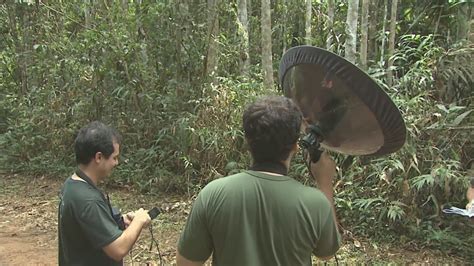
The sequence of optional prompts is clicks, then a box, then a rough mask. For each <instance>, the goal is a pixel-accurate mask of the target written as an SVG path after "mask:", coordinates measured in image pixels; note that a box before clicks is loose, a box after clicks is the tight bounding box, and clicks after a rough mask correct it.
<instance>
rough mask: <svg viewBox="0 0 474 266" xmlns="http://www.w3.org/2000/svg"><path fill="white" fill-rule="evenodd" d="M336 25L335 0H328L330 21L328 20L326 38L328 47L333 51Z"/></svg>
mask: <svg viewBox="0 0 474 266" xmlns="http://www.w3.org/2000/svg"><path fill="white" fill-rule="evenodd" d="M333 26H334V0H328V21H327V29H328V31H327V34H328V36H327V38H326V49H328V50H329V51H332V50H333V49H332V35H333V30H332V28H333Z"/></svg>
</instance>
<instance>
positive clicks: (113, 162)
mask: <svg viewBox="0 0 474 266" xmlns="http://www.w3.org/2000/svg"><path fill="white" fill-rule="evenodd" d="M113 144H114V152H113V153H112V154H111V155H110V156H109V158H105V156H102V157H101V159H100V160H99V167H98V168H99V171H100V175H101V177H108V176H110V174H111V173H112V169H114V168H115V166H117V165H118V158H119V154H120V145H119V144H118V143H116V142H115V141H114V142H113Z"/></svg>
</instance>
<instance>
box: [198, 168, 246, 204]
mask: <svg viewBox="0 0 474 266" xmlns="http://www.w3.org/2000/svg"><path fill="white" fill-rule="evenodd" d="M247 176H248V177H250V175H248V174H247V173H245V172H241V173H237V174H234V175H230V176H225V177H221V178H218V179H215V180H213V181H211V182H209V183H208V184H207V185H206V186H205V187H204V188H203V189H201V191H200V192H199V195H198V197H199V198H200V199H209V198H211V197H215V196H219V195H222V193H225V192H226V191H229V190H232V188H233V187H234V186H235V185H237V184H238V183H241V182H246V181H245V180H243V179H242V178H245V177H247Z"/></svg>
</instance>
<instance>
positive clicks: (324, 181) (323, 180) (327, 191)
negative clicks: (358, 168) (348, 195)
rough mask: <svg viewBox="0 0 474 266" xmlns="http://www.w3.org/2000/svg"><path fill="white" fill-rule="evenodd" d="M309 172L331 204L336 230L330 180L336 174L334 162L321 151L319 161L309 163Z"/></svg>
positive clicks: (332, 191) (323, 258) (326, 257)
mask: <svg viewBox="0 0 474 266" xmlns="http://www.w3.org/2000/svg"><path fill="white" fill-rule="evenodd" d="M311 173H312V175H313V177H314V179H315V181H316V183H317V184H318V186H319V190H321V192H322V193H323V194H324V195H325V196H326V198H327V199H328V201H329V204H330V205H331V209H332V217H333V220H334V226H335V227H336V230H337V229H338V225H337V217H336V208H335V207H334V190H333V185H332V180H333V178H334V176H335V175H336V164H335V163H334V161H333V160H332V159H331V157H330V156H329V155H328V154H327V153H326V152H323V153H322V154H321V158H320V159H319V161H317V162H316V163H311ZM318 258H319V259H321V260H329V259H331V258H332V255H331V256H323V257H319V256H318Z"/></svg>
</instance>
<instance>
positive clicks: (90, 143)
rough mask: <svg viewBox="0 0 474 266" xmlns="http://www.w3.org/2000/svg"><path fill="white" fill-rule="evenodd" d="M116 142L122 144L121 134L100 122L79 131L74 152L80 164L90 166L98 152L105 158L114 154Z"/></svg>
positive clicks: (92, 123)
mask: <svg viewBox="0 0 474 266" xmlns="http://www.w3.org/2000/svg"><path fill="white" fill-rule="evenodd" d="M114 142H116V143H118V144H120V142H121V137H120V134H119V133H118V132H117V131H116V130H115V129H113V128H112V127H109V126H107V125H105V124H103V123H101V122H99V121H94V122H91V123H89V124H87V125H86V126H84V127H83V128H81V129H80V130H79V132H78V133H77V136H76V139H75V140H74V152H75V154H76V162H77V163H78V164H89V162H90V161H91V160H92V159H93V158H94V157H95V154H96V153H97V152H101V153H102V154H103V155H104V156H105V158H109V156H110V155H111V154H112V153H113V152H114V144H113V143H114Z"/></svg>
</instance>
